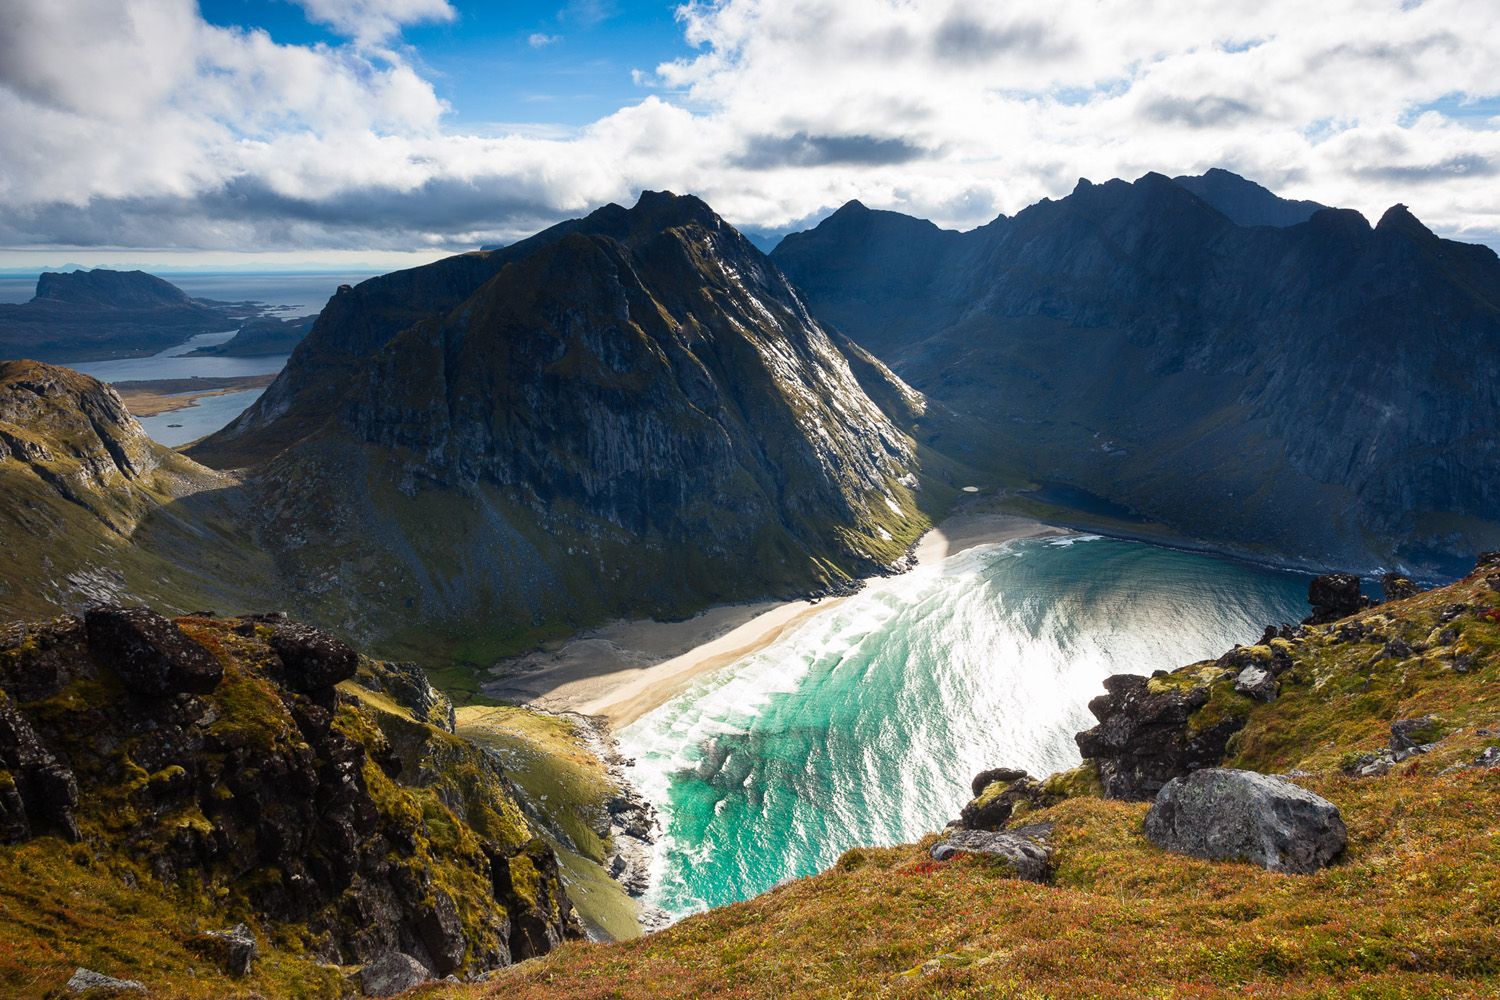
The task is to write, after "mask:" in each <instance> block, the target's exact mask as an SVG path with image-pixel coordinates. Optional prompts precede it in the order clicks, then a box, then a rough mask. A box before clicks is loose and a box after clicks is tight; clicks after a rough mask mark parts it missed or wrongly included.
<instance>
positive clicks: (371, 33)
mask: <svg viewBox="0 0 1500 1000" xmlns="http://www.w3.org/2000/svg"><path fill="white" fill-rule="evenodd" d="M293 2H294V3H296V4H297V6H299V7H301V8H302V9H303V10H304V11H306V12H307V19H308V20H309V21H313V22H315V23H317V24H326V25H328V26H329V27H330V28H332V29H333V30H334V31H337V32H338V33H339V34H341V35H343V36H344V37H346V38H353V39H356V40H358V41H360V42H364V43H366V44H370V43H375V42H380V41H384V40H385V39H387V38H389V37H390V36H391V35H394V34H396V33H397V32H398V31H400V30H401V29H402V28H403V27H405V26H406V25H408V24H421V23H422V22H424V21H451V20H453V19H454V18H455V17H457V16H458V15H457V12H455V11H454V9H453V8H452V7H451V6H449V4H448V0H293Z"/></svg>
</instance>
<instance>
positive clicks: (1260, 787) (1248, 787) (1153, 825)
mask: <svg viewBox="0 0 1500 1000" xmlns="http://www.w3.org/2000/svg"><path fill="white" fill-rule="evenodd" d="M1146 838H1147V839H1148V840H1150V841H1151V842H1152V843H1153V844H1155V845H1156V846H1158V847H1160V848H1162V849H1164V850H1167V851H1171V852H1173V853H1174V854H1187V855H1190V856H1192V857H1195V858H1207V859H1210V860H1231V861H1233V860H1243V861H1249V862H1250V863H1252V864H1257V865H1260V866H1261V867H1262V868H1265V869H1266V870H1268V871H1282V872H1292V873H1295V874H1299V875H1306V874H1309V873H1311V872H1315V871H1317V870H1318V869H1319V868H1321V867H1323V866H1324V865H1327V864H1328V863H1329V862H1330V861H1332V860H1333V858H1334V857H1335V856H1336V855H1337V854H1338V853H1339V852H1340V851H1342V850H1343V849H1344V839H1345V833H1344V821H1343V819H1342V818H1341V817H1340V816H1339V810H1338V806H1335V805H1334V804H1333V803H1332V802H1329V801H1328V800H1327V799H1324V798H1322V797H1320V796H1317V795H1314V794H1313V793H1312V792H1309V791H1307V790H1306V789H1305V788H1299V787H1298V786H1296V785H1293V784H1291V783H1290V782H1286V781H1282V780H1280V779H1277V778H1271V777H1267V776H1266V775H1264V774H1257V773H1255V772H1254V771H1237V770H1233V769H1230V768H1210V769H1207V770H1202V771H1197V772H1195V773H1193V774H1191V775H1188V776H1187V777H1185V778H1174V779H1173V780H1172V781H1170V782H1168V783H1167V785H1166V787H1165V788H1163V789H1162V790H1161V794H1159V795H1158V796H1157V797H1156V803H1155V804H1154V805H1153V806H1152V807H1151V810H1150V811H1149V812H1148V813H1147V814H1146Z"/></svg>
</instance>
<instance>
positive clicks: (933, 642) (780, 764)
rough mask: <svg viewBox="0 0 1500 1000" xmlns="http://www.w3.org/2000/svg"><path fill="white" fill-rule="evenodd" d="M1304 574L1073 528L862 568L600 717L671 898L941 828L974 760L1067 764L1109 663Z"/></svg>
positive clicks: (700, 902)
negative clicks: (831, 597)
mask: <svg viewBox="0 0 1500 1000" xmlns="http://www.w3.org/2000/svg"><path fill="white" fill-rule="evenodd" d="M1307 581H1308V578H1307V577H1305V576H1300V575H1297V574H1293V573H1283V572H1277V571H1273V570H1267V569H1261V568H1258V567H1254V566H1248V565H1243V564H1239V563H1235V562H1230V561H1226V560H1222V559H1216V558H1211V557H1208V556H1203V555H1195V554H1189V553H1184V552H1176V551H1171V550H1167V549H1160V548H1154V547H1151V546H1148V545H1142V544H1138V543H1135V542H1127V541H1121V540H1118V539H1108V538H1098V537H1091V536H1074V537H1071V538H1063V539H1050V540H1040V539H1030V540H1022V541H1015V542H1009V543H1005V544H1003V545H987V546H981V547H979V548H974V549H970V550H968V551H967V552H962V553H960V554H958V555H956V556H953V557H951V558H949V559H946V560H944V561H942V562H939V563H936V564H934V565H927V566H919V567H917V568H916V569H915V570H913V571H912V572H910V573H907V574H904V575H901V576H897V577H891V578H888V579H883V580H878V581H874V582H872V583H871V584H870V585H869V586H867V587H866V588H865V589H864V590H862V591H861V592H859V593H858V594H856V595H854V596H853V597H850V598H848V599H847V600H845V601H843V602H842V603H840V604H838V605H835V606H833V607H831V608H829V609H828V610H827V611H825V612H823V613H822V614H820V615H817V616H815V617H813V618H811V619H809V620H808V621H807V622H805V623H804V624H803V625H802V626H801V627H799V628H798V629H797V630H796V631H795V632H793V633H792V634H791V635H789V636H786V637H784V638H783V639H781V640H780V641H778V642H777V643H775V644H774V645H772V646H770V647H768V648H767V649H765V650H763V651H761V652H759V653H756V654H754V655H752V656H749V657H747V658H745V659H743V660H740V661H739V662H737V663H734V664H732V665H730V666H727V667H725V668H723V669H722V670H719V671H717V672H715V673H713V674H709V675H706V676H704V677H701V678H699V679H698V680H696V681H695V682H694V683H693V685H692V686H691V687H690V688H689V689H688V690H686V691H685V692H684V693H683V694H682V695H681V696H679V697H678V698H676V699H675V700H673V701H672V702H670V703H668V704H666V705H664V706H662V707H661V708H659V709H657V710H655V711H654V712H651V713H650V714H648V715H646V716H644V717H642V718H641V719H640V720H639V721H637V722H635V723H634V724H632V725H630V726H628V727H626V728H625V729H623V730H621V732H620V733H619V734H618V735H619V740H620V744H621V750H622V751H623V752H624V753H625V755H626V756H628V757H633V758H635V759H636V766H635V767H634V768H633V774H632V778H633V780H635V781H636V783H637V784H638V785H639V786H640V788H641V791H642V792H643V793H644V794H645V795H646V797H647V798H648V799H650V800H651V801H652V802H653V803H654V804H655V805H656V807H657V808H658V810H659V811H660V812H661V815H662V816H663V818H664V819H665V825H666V832H665V836H664V837H663V838H662V840H661V842H660V844H659V846H658V854H657V856H656V868H655V872H654V876H655V881H654V886H653V888H652V890H651V895H650V899H651V901H652V902H655V903H657V904H659V905H661V906H662V907H664V908H665V909H666V910H668V911H669V912H671V913H674V914H677V915H683V914H687V913H691V912H694V911H697V910H701V909H705V908H707V907H712V906H721V905H724V904H727V903H732V902H734V901H736V900H740V899H746V898H748V897H750V896H753V895H756V894H758V893H761V892H764V891H765V890H767V889H769V888H771V887H772V886H773V885H775V884H776V883H777V882H778V881H780V880H781V879H784V878H789V877H798V876H804V875H810V874H813V873H815V872H818V871H821V870H823V869H825V868H827V867H828V866H829V865H831V864H833V862H834V861H836V860H837V859H838V857H839V855H840V854H841V853H843V852H844V851H846V850H848V849H849V848H851V847H855V846H860V845H888V844H896V843H903V842H909V841H913V840H916V839H918V838H919V837H921V836H922V835H923V834H924V833H927V832H930V831H936V830H941V829H942V828H943V825H944V824H945V823H947V822H948V821H949V820H950V819H954V818H956V817H957V815H958V811H959V809H960V808H961V807H962V806H963V804H964V803H965V802H967V801H968V799H969V797H970V791H969V782H970V780H971V779H972V778H973V776H974V775H975V774H976V773H978V772H979V771H981V770H984V769H986V768H991V767H999V766H1002V765H1003V766H1008V767H1023V768H1025V769H1027V770H1028V771H1030V772H1031V773H1032V774H1033V775H1036V776H1039V777H1040V776H1045V775H1047V774H1050V773H1051V772H1053V771H1057V770H1062V769H1066V768H1070V767H1074V766H1077V764H1078V763H1079V754H1078V749H1077V746H1076V745H1075V744H1074V742H1073V734H1074V733H1076V732H1079V731H1080V730H1083V729H1087V728H1089V727H1090V726H1092V725H1093V724H1094V721H1095V720H1094V718H1093V716H1092V715H1090V714H1089V711H1088V702H1089V699H1091V698H1094V697H1096V696H1097V695H1100V694H1102V693H1103V691H1104V689H1103V687H1102V682H1103V681H1104V679H1105V678H1106V677H1108V676H1110V675H1111V674H1116V673H1136V674H1150V673H1151V672H1152V671H1153V670H1157V669H1166V670H1171V669H1174V668H1176V667H1179V666H1185V665H1187V664H1189V663H1192V662H1194V661H1195V660H1201V659H1206V658H1209V657H1216V656H1218V655H1219V654H1221V653H1223V652H1225V651H1226V650H1228V649H1229V647H1230V646H1231V645H1233V644H1235V643H1250V642H1254V641H1255V640H1256V639H1258V638H1260V635H1261V632H1262V630H1263V628H1264V626H1266V625H1267V624H1271V623H1280V622H1283V621H1287V622H1295V621H1297V620H1298V619H1300V618H1301V617H1302V616H1303V615H1305V614H1306V612H1307V605H1306V597H1307Z"/></svg>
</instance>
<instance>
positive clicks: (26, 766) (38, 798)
mask: <svg viewBox="0 0 1500 1000" xmlns="http://www.w3.org/2000/svg"><path fill="white" fill-rule="evenodd" d="M7 772H8V773H7ZM0 773H4V774H6V776H7V777H8V778H9V779H10V780H9V781H3V782H0V833H3V835H4V836H5V838H6V839H7V841H8V842H10V843H19V842H20V841H23V840H27V839H29V838H30V837H31V835H32V833H33V832H34V829H33V824H32V823H30V822H28V820H27V815H28V814H30V815H31V816H33V817H37V818H40V819H45V820H47V821H49V822H51V823H55V824H56V825H57V826H59V827H61V828H62V830H63V833H64V834H66V835H67V837H68V839H69V840H72V841H74V842H77V841H79V840H81V839H83V834H82V833H81V832H80V831H79V829H78V823H77V821H76V820H74V818H73V810H74V809H76V808H77V807H78V780H77V778H76V777H75V776H74V775H73V770H72V768H70V767H69V766H68V765H67V764H65V763H63V762H62V761H61V760H60V759H59V758H58V756H57V755H56V754H54V753H53V752H52V751H51V750H48V749H47V748H46V747H44V746H42V743H41V741H40V740H39V739H38V738H37V735H36V730H34V729H32V728H31V723H30V722H29V721H28V720H27V719H26V716H24V715H23V714H21V710H20V709H19V708H17V707H16V706H14V705H12V704H11V703H10V700H9V699H8V698H6V697H5V696H4V695H3V694H0Z"/></svg>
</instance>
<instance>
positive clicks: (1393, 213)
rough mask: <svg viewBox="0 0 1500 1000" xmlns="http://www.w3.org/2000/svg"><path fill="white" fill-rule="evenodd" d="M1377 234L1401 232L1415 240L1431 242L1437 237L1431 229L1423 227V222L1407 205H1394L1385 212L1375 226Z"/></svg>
mask: <svg viewBox="0 0 1500 1000" xmlns="http://www.w3.org/2000/svg"><path fill="white" fill-rule="evenodd" d="M1375 229H1376V231H1377V232H1399V233H1405V234H1406V235H1407V236H1410V237H1412V238H1413V239H1420V240H1430V239H1434V238H1435V236H1434V234H1433V232H1432V230H1431V229H1428V228H1427V227H1426V226H1424V225H1422V220H1420V219H1418V218H1417V217H1416V216H1415V215H1413V214H1412V213H1411V209H1409V208H1407V207H1406V206H1405V205H1392V206H1391V207H1390V208H1388V209H1386V210H1385V214H1384V215H1382V216H1381V217H1380V221H1379V222H1377V223H1376V224H1375Z"/></svg>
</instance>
